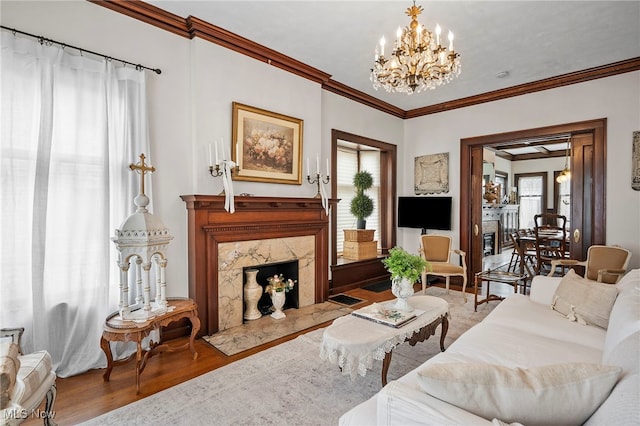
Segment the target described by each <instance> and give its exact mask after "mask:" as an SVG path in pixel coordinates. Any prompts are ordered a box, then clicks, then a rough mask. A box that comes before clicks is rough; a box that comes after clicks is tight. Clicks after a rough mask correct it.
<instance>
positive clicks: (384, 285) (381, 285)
mask: <svg viewBox="0 0 640 426" xmlns="http://www.w3.org/2000/svg"><path fill="white" fill-rule="evenodd" d="M362 288H363V289H365V290H369V291H373V292H376V293H382V292H383V291H385V290H389V289H390V288H391V280H385V281H380V282H377V283H373V284H369V285H366V286H364V287H362Z"/></svg>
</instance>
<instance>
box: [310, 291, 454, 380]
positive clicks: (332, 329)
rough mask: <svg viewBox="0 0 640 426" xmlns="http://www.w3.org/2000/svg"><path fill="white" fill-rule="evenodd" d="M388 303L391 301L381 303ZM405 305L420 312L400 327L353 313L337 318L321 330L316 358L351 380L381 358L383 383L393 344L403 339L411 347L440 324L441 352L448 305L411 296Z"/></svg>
mask: <svg viewBox="0 0 640 426" xmlns="http://www.w3.org/2000/svg"><path fill="white" fill-rule="evenodd" d="M389 302H392V301H388V302H381V304H384V303H389ZM409 304H410V305H411V306H412V307H413V308H415V309H419V310H422V311H424V313H423V314H421V315H420V316H418V317H417V318H416V319H415V320H413V321H411V322H409V323H407V324H405V325H404V326H402V327H400V328H394V327H390V326H387V325H383V324H378V323H375V322H373V321H369V320H366V319H362V318H358V317H356V316H354V315H345V316H343V317H340V318H337V319H336V320H335V321H333V323H332V324H331V325H330V326H329V327H327V328H326V330H325V331H324V334H323V337H322V345H321V347H320V358H322V359H323V360H327V361H329V362H331V363H333V364H336V365H338V366H339V367H340V369H341V370H342V374H348V375H350V376H351V378H352V379H353V378H355V377H356V376H357V375H358V374H359V375H360V376H365V375H366V372H367V370H369V369H371V367H372V360H374V359H375V360H381V361H382V386H384V385H386V384H387V372H388V370H389V365H390V364H391V356H392V354H393V349H394V348H395V347H396V346H398V345H400V344H402V343H404V342H409V344H410V345H411V346H415V345H416V343H418V342H423V341H425V340H427V339H428V338H429V337H430V336H433V335H434V334H435V332H436V329H437V327H438V326H439V325H442V331H441V334H440V350H441V351H444V339H445V337H446V335H447V330H448V329H449V319H448V316H449V304H448V303H447V302H446V301H445V300H444V299H441V298H439V297H433V296H411V297H410V298H409Z"/></svg>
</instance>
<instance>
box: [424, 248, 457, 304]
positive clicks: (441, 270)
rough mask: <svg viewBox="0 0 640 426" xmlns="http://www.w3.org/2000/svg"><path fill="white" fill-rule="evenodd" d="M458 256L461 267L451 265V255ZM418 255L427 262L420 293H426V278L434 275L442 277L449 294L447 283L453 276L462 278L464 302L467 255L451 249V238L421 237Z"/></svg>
mask: <svg viewBox="0 0 640 426" xmlns="http://www.w3.org/2000/svg"><path fill="white" fill-rule="evenodd" d="M452 253H453V254H457V255H459V256H460V261H461V263H462V266H459V265H454V264H452V263H451V254H452ZM420 254H421V255H422V257H423V258H424V259H425V260H426V261H428V262H429V264H430V267H427V269H426V270H425V271H423V272H422V292H423V293H424V292H425V291H426V285H427V277H428V276H429V275H435V276H439V277H444V278H445V282H446V288H447V293H448V292H449V281H450V278H451V277H453V276H461V277H462V294H463V296H464V301H465V302H466V301H467V293H466V290H467V261H466V256H467V254H466V253H465V252H463V251H462V250H452V249H451V237H447V236H444V235H422V236H421V237H420Z"/></svg>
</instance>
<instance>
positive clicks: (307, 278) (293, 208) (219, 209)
mask: <svg viewBox="0 0 640 426" xmlns="http://www.w3.org/2000/svg"><path fill="white" fill-rule="evenodd" d="M180 198H182V200H183V201H184V202H185V204H186V208H187V226H188V258H189V297H190V298H191V299H193V300H194V301H195V302H196V304H197V305H198V316H199V318H200V322H201V324H202V325H201V328H200V333H199V335H200V336H202V335H211V334H214V333H216V332H218V331H220V330H223V329H225V328H229V327H232V326H233V325H238V324H242V307H241V306H242V305H241V304H242V296H241V294H242V268H243V267H246V266H259V265H260V264H265V263H275V262H281V261H287V260H293V259H298V262H299V265H298V266H299V271H298V274H299V275H298V283H299V286H301V287H302V286H304V288H299V291H300V294H299V306H300V307H303V306H308V305H311V304H315V303H322V302H325V301H327V299H328V297H329V272H328V271H329V217H328V216H327V214H326V212H325V209H324V208H323V207H322V201H321V199H320V198H293V197H250V196H239V197H235V207H236V210H235V213H229V212H227V211H226V210H225V209H224V196H221V195H182V196H181V197H180ZM336 202H337V200H331V203H332V204H334V203H336ZM232 324H233V325H232Z"/></svg>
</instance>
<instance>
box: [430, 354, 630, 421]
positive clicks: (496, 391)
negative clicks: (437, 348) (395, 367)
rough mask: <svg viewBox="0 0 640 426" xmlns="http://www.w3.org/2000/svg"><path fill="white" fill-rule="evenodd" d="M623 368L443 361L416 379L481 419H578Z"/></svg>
mask: <svg viewBox="0 0 640 426" xmlns="http://www.w3.org/2000/svg"><path fill="white" fill-rule="evenodd" d="M621 370H622V369H621V368H620V367H616V366H606V365H600V364H586V363H574V364H556V365H548V366H542V367H535V368H529V369H524V368H508V367H503V366H500V365H492V364H476V363H443V364H430V365H427V366H425V368H423V369H422V370H420V371H418V383H419V385H420V388H421V389H422V390H423V391H425V392H426V393H428V394H429V395H431V396H433V397H436V398H438V399H440V400H443V401H445V402H448V403H450V404H452V405H455V406H457V407H460V408H462V409H464V410H467V411H469V412H471V413H473V414H476V415H478V416H480V417H484V418H485V419H500V420H501V421H504V422H508V423H512V422H519V423H522V424H525V425H529V424H531V425H533V424H536V425H558V424H582V423H584V421H586V420H587V419H588V418H589V416H591V414H592V413H593V412H594V411H595V410H596V409H597V408H598V407H599V406H600V404H602V402H603V401H604V400H605V399H606V398H607V396H608V395H609V393H610V392H611V389H612V388H613V387H614V386H615V384H616V382H617V381H618V377H619V376H620V372H621Z"/></svg>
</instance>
